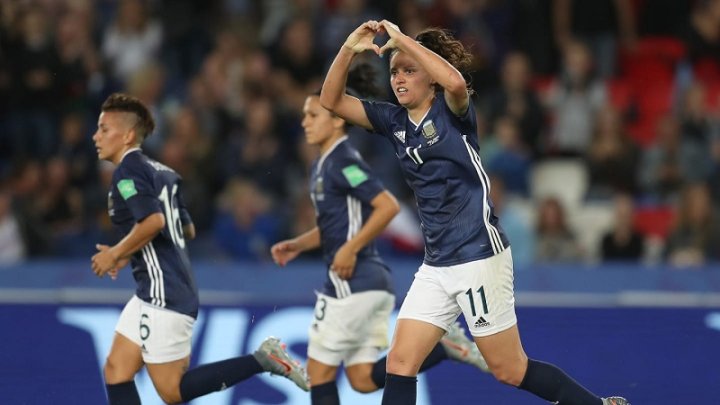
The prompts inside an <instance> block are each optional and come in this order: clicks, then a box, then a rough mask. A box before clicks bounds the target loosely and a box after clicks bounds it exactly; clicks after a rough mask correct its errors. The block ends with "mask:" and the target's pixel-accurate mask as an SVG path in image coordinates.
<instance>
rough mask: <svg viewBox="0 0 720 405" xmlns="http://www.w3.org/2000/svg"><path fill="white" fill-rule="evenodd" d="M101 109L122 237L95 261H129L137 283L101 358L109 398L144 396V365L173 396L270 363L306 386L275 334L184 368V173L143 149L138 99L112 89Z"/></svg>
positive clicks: (134, 400)
mask: <svg viewBox="0 0 720 405" xmlns="http://www.w3.org/2000/svg"><path fill="white" fill-rule="evenodd" d="M101 110H102V112H101V114H100V118H99V120H98V130H97V132H96V133H95V135H93V140H94V141H95V147H96V149H97V153H98V158H100V159H102V160H108V161H110V162H112V163H114V164H115V165H116V166H117V167H116V169H115V171H114V173H113V178H112V188H111V190H110V193H109V195H108V205H109V207H108V210H109V213H110V218H111V219H112V222H113V225H114V226H115V228H116V229H117V230H118V231H119V233H120V235H121V237H122V239H121V240H120V242H118V243H117V244H116V245H114V246H106V245H97V249H98V250H99V252H98V253H97V254H95V255H94V256H93V257H92V270H93V272H94V273H95V274H96V275H98V276H100V277H102V276H103V275H105V274H110V276H111V277H112V278H115V277H116V276H117V272H118V270H119V269H120V268H122V267H123V266H124V265H126V264H127V263H128V262H131V264H132V269H133V277H134V278H135V282H136V283H137V289H136V292H135V296H133V297H132V298H131V299H130V301H129V302H128V303H127V305H126V306H125V308H124V309H123V311H122V313H121V314H120V319H119V321H118V324H117V327H116V329H115V332H116V333H115V338H114V340H113V343H112V348H111V349H110V354H109V355H108V358H107V362H106V363H105V367H104V375H105V383H106V389H107V395H108V401H109V403H110V404H111V405H116V404H123V405H125V404H140V398H139V396H138V392H137V389H136V388H135V382H134V377H135V374H136V373H137V372H138V371H139V370H140V369H141V368H142V367H143V366H146V367H147V370H148V374H149V375H150V378H151V379H152V381H153V384H154V385H155V389H156V390H157V392H158V394H159V395H160V397H161V398H162V399H163V401H165V402H166V403H168V404H176V403H180V402H187V401H190V400H192V399H193V398H197V397H199V396H202V395H205V394H208V393H210V392H214V391H218V390H221V389H224V388H226V387H229V386H231V385H233V384H236V383H238V382H240V381H242V380H245V379H247V378H249V377H251V376H253V375H255V374H258V373H262V372H264V371H269V372H270V373H273V374H279V375H283V376H285V377H287V378H289V379H291V380H292V381H293V382H295V384H297V385H298V386H299V387H300V388H302V389H304V390H306V391H307V390H308V389H309V388H308V385H307V378H306V376H305V372H304V370H303V369H302V368H301V367H300V366H299V365H297V364H296V363H295V362H294V361H293V360H292V359H290V357H289V356H288V354H287V352H285V350H284V348H283V347H282V346H281V344H280V342H279V340H278V339H276V338H272V337H271V338H268V339H266V340H265V341H264V342H263V343H262V344H261V345H260V347H259V348H258V350H257V351H256V352H255V353H254V354H253V355H247V356H241V357H236V358H232V359H228V360H224V361H220V362H216V363H211V364H206V365H203V366H200V367H197V368H194V369H192V370H189V371H187V368H188V365H189V362H190V337H191V335H192V328H193V324H194V323H195V318H196V316H197V312H198V294H197V288H196V286H195V281H194V279H193V275H192V271H191V269H190V260H189V258H188V254H187V250H186V249H185V243H186V242H185V240H186V238H187V239H192V238H194V236H195V228H194V226H193V223H192V220H191V218H190V215H189V214H188V211H187V209H186V208H185V204H184V202H183V199H182V180H181V179H180V176H178V175H177V173H175V172H174V171H173V170H172V169H170V168H168V167H167V166H164V165H162V164H161V163H158V162H156V161H154V160H151V159H149V158H148V157H147V156H145V155H144V154H143V153H142V151H141V150H140V144H141V143H142V141H143V140H145V138H147V137H148V136H149V135H150V134H151V133H152V131H153V129H154V127H155V124H154V122H153V118H152V116H151V114H150V112H149V111H148V109H147V107H146V106H145V105H144V104H143V103H142V102H140V101H139V100H138V99H136V98H134V97H132V96H128V95H125V94H113V95H111V96H109V97H108V98H107V100H105V102H104V103H103V105H102V109H101Z"/></svg>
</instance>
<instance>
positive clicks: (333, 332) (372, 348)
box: [308, 291, 395, 367]
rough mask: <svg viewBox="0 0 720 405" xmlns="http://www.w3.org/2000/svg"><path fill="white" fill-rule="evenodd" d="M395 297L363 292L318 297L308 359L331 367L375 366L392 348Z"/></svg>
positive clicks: (377, 292)
mask: <svg viewBox="0 0 720 405" xmlns="http://www.w3.org/2000/svg"><path fill="white" fill-rule="evenodd" d="M393 309H395V296H394V295H393V294H390V293H389V292H387V291H363V292H359V293H353V294H351V295H349V296H347V297H344V298H339V299H338V298H333V297H329V296H327V295H324V294H318V299H317V303H316V304H315V317H314V318H313V322H312V324H311V325H310V333H309V342H308V357H310V358H312V359H314V360H317V361H319V362H320V363H323V364H327V365H329V366H339V365H340V363H344V364H345V366H346V367H347V366H352V365H353V364H361V363H374V362H376V361H377V360H378V356H379V355H380V353H381V352H382V351H383V350H385V349H386V348H387V347H388V324H389V322H390V314H391V313H392V311H393Z"/></svg>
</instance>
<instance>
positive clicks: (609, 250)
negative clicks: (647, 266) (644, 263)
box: [601, 194, 645, 263]
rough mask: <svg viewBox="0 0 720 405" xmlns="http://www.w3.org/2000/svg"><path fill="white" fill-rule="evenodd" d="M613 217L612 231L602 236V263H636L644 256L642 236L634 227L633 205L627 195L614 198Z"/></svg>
mask: <svg viewBox="0 0 720 405" xmlns="http://www.w3.org/2000/svg"><path fill="white" fill-rule="evenodd" d="M614 205H615V217H614V219H613V227H612V229H611V230H610V231H609V232H607V233H606V234H605V235H603V238H602V241H601V257H602V261H603V262H617V261H622V262H629V263H638V262H639V261H640V260H641V259H643V258H644V255H645V241H644V238H643V235H642V234H640V232H638V231H637V230H636V229H635V227H634V221H633V219H634V216H633V214H634V210H635V207H634V203H633V200H632V197H631V196H630V195H628V194H617V195H616V196H615V198H614Z"/></svg>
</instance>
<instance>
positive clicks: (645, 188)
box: [637, 114, 693, 203]
mask: <svg viewBox="0 0 720 405" xmlns="http://www.w3.org/2000/svg"><path fill="white" fill-rule="evenodd" d="M656 128H657V129H656V131H655V132H656V135H655V141H654V142H653V143H652V144H651V145H650V146H648V147H647V148H646V149H644V150H643V151H642V158H641V161H640V166H639V168H638V171H637V175H638V182H639V185H640V188H641V190H642V198H643V199H646V200H649V201H651V202H659V203H669V202H671V201H673V200H674V199H675V198H676V197H677V194H679V191H680V187H681V185H682V183H683V181H684V179H685V178H686V177H687V175H688V174H689V172H690V171H692V170H693V167H692V166H693V161H692V159H690V158H689V156H687V155H686V154H685V153H684V152H683V148H681V143H680V123H679V122H678V119H677V118H676V117H675V116H674V115H672V114H667V115H665V116H663V117H661V118H660V119H658V121H657V123H656Z"/></svg>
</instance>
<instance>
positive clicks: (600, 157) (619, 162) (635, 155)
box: [585, 105, 640, 199]
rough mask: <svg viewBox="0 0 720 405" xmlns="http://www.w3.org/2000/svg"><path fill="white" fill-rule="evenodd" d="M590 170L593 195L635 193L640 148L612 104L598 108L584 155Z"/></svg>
mask: <svg viewBox="0 0 720 405" xmlns="http://www.w3.org/2000/svg"><path fill="white" fill-rule="evenodd" d="M585 159H586V161H587V165H588V171H589V174H590V189H589V191H588V193H589V197H590V198H600V199H610V198H611V197H612V195H613V194H615V193H616V192H623V193H630V194H634V193H635V192H636V191H637V183H636V181H637V180H636V178H635V176H633V175H630V176H628V173H636V172H637V168H638V163H639V160H640V148H639V147H638V146H637V145H635V143H634V142H633V141H632V139H630V137H629V136H628V135H627V133H626V132H625V129H624V127H623V122H622V118H621V117H620V114H619V113H618V111H617V110H616V109H615V108H613V107H612V106H609V105H608V106H605V107H604V108H602V109H601V110H600V111H598V114H597V118H596V119H595V129H594V133H593V138H592V140H591V142H590V146H589V148H588V151H587V155H586V157H585Z"/></svg>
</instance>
